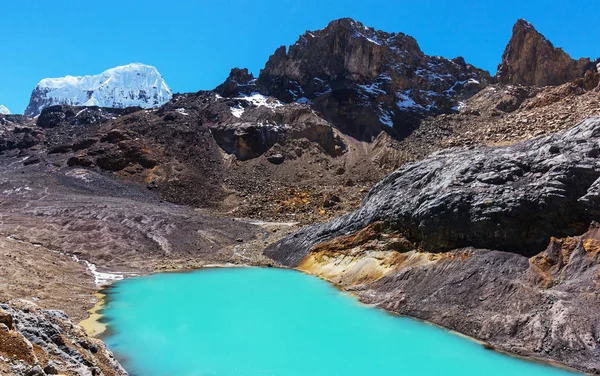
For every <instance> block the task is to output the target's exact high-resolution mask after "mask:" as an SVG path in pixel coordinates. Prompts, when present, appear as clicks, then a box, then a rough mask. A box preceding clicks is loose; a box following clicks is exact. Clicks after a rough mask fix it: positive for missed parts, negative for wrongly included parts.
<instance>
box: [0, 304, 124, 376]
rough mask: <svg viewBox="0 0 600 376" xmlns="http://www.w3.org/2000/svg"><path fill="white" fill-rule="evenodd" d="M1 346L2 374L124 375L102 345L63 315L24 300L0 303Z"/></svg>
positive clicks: (30, 375)
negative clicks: (9, 303)
mask: <svg viewBox="0 0 600 376" xmlns="http://www.w3.org/2000/svg"><path fill="white" fill-rule="evenodd" d="M0 344H1V346H0V372H2V374H4V375H26V376H43V375H57V374H62V375H73V376H75V375H93V376H117V375H127V372H126V371H125V370H124V369H123V367H121V365H120V364H119V362H118V361H117V360H116V359H115V358H114V356H113V354H112V352H110V350H108V349H107V348H106V346H105V345H104V343H103V342H102V341H100V340H98V339H95V338H90V337H89V336H88V335H87V334H86V333H85V332H84V331H83V329H82V328H80V327H78V326H75V325H74V324H73V322H71V320H70V319H69V317H68V316H67V315H65V314H64V312H62V311H56V310H42V309H40V308H39V307H37V306H36V305H35V304H33V303H31V302H28V301H24V300H16V301H13V302H11V305H8V304H0Z"/></svg>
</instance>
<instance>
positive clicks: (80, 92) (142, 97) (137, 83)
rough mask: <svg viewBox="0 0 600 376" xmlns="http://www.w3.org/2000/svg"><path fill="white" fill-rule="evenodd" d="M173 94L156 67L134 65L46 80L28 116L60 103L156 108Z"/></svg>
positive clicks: (39, 86)
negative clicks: (98, 72) (95, 73)
mask: <svg viewBox="0 0 600 376" xmlns="http://www.w3.org/2000/svg"><path fill="white" fill-rule="evenodd" d="M172 95H173V94H172V92H171V89H169V87H168V86H167V84H166V82H165V81H164V79H163V78H162V76H161V75H160V73H158V71H157V70H156V68H154V67H152V66H149V65H144V64H139V63H134V64H128V65H123V66H120V67H116V68H112V69H108V70H106V71H104V72H102V73H100V74H98V75H94V76H81V77H73V76H66V77H62V78H45V79H43V80H41V81H40V82H39V83H38V84H37V86H36V87H35V88H34V89H33V92H32V93H31V99H30V100H29V105H28V106H27V109H26V110H25V115H27V116H31V117H34V116H37V115H39V114H40V113H41V112H42V110H43V109H44V108H46V107H49V106H53V105H60V104H68V105H73V106H99V107H112V108H125V107H133V106H139V107H143V108H153V107H158V106H160V105H162V104H164V103H166V102H167V101H169V100H170V99H171V97H172Z"/></svg>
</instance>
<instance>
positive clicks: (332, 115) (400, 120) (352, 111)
mask: <svg viewBox="0 0 600 376" xmlns="http://www.w3.org/2000/svg"><path fill="white" fill-rule="evenodd" d="M490 81H491V77H490V75H489V73H488V72H486V71H484V70H481V69H478V68H476V67H474V66H472V65H470V64H468V63H466V62H465V61H464V59H463V58H460V57H459V58H455V59H452V60H450V59H446V58H443V57H439V56H428V55H425V54H424V53H423V51H421V49H420V48H419V45H418V44H417V41H416V40H415V39H414V38H413V37H411V36H408V35H406V34H404V33H388V32H384V31H379V30H375V29H373V28H371V27H367V26H365V25H363V24H362V23H360V22H357V21H354V20H352V19H349V18H343V19H339V20H335V21H332V22H331V23H329V25H327V26H326V27H325V28H323V29H321V30H316V31H307V32H306V33H304V34H303V35H301V36H300V38H299V39H298V41H296V43H294V44H293V45H291V46H290V47H289V48H286V47H285V46H281V47H279V48H278V49H277V50H276V51H275V52H274V53H273V55H271V57H270V58H269V60H268V61H267V63H266V64H265V67H264V69H262V70H261V72H260V75H259V77H258V78H257V79H256V80H254V79H253V77H252V76H251V75H250V74H248V73H247V71H246V70H240V69H234V70H232V72H231V74H230V76H229V78H228V79H227V81H226V82H225V83H224V84H223V85H221V86H219V87H218V88H217V92H218V93H219V94H221V95H223V96H226V97H235V96H239V95H240V94H243V95H248V94H251V93H252V92H259V93H261V94H262V95H265V96H272V97H274V98H276V99H277V100H279V101H281V102H284V103H292V102H299V103H307V104H309V105H311V107H312V108H313V109H315V110H317V111H319V112H320V113H321V114H322V115H323V116H324V118H325V119H326V120H327V121H328V122H330V123H332V124H333V125H335V126H337V127H338V128H339V129H340V130H342V131H343V132H344V133H346V134H349V135H352V136H354V137H356V138H359V139H362V140H365V141H372V140H374V139H375V138H376V137H377V135H378V134H379V133H380V132H382V131H385V132H387V133H389V134H391V135H393V136H394V137H397V138H403V137H405V136H406V135H407V134H409V133H410V132H411V130H412V129H414V127H415V126H416V125H417V123H418V119H420V118H422V117H424V116H427V115H429V114H440V113H450V112H454V111H455V110H454V109H455V108H457V106H458V105H459V101H461V100H463V99H465V98H468V97H470V96H471V95H473V94H475V93H476V92H478V91H479V90H481V89H482V88H483V87H485V86H487V84H488V83H489V82H490Z"/></svg>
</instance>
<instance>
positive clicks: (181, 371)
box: [103, 268, 573, 376]
mask: <svg viewBox="0 0 600 376" xmlns="http://www.w3.org/2000/svg"><path fill="white" fill-rule="evenodd" d="M103 314H104V319H105V320H106V321H107V323H108V324H109V326H110V331H109V334H107V335H106V336H105V337H104V340H105V341H106V343H107V345H108V346H109V347H110V349H111V350H113V351H114V352H115V354H116V355H117V357H118V358H119V359H120V360H121V361H122V363H123V365H124V366H125V368H126V369H127V370H128V371H129V372H130V373H131V375H132V376H155V375H161V376H163V375H164V376H167V375H168V376H187V375H190V376H191V375H219V376H224V375H231V376H258V375H260V376H265V375H273V376H321V375H322V376H334V375H340V376H342V375H344V376H353V375H357V376H358V375H360V376H374V375H405V376H410V375H415V376H417V375H418V376H423V375H436V376H440V375H444V376H452V375H460V376H468V375H477V376H486V375H487V376H493V375H498V376H511V375H515V376H525V375H527V376H537V375H540V376H542V375H543V376H553V375H573V373H571V372H568V371H565V370H562V369H560V368H555V367H550V366H547V365H544V364H540V363H535V362H529V361H525V360H522V359H519V358H513V357H510V356H506V355H503V354H500V353H498V352H495V351H491V350H486V349H485V348H484V347H483V346H481V345H480V344H478V343H476V342H474V341H472V340H469V339H467V338H464V337H462V336H459V335H456V334H453V333H451V332H448V331H446V330H443V329H440V328H438V327H436V326H433V325H429V324H426V323H423V322H420V321H418V320H414V319H410V318H406V317H400V316H395V315H392V314H389V313H387V312H385V311H383V310H381V309H377V308H373V307H369V306H366V305H363V304H361V303H359V302H358V301H357V300H356V299H355V298H354V297H353V296H351V295H349V294H346V293H344V292H341V291H339V290H337V289H336V288H335V287H333V286H332V285H330V284H329V283H327V282H325V281H322V280H320V279H318V278H316V277H312V276H309V275H305V274H302V273H300V272H296V271H293V270H282V269H271V268H231V269H205V270H200V271H195V272H190V273H165V274H155V275H151V276H148V277H140V278H132V279H128V280H125V281H121V282H118V283H116V284H115V285H114V287H113V288H112V289H111V290H110V298H109V300H108V304H107V307H106V309H105V310H104V311H103Z"/></svg>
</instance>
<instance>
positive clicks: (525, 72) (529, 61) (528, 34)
mask: <svg viewBox="0 0 600 376" xmlns="http://www.w3.org/2000/svg"><path fill="white" fill-rule="evenodd" d="M594 68H595V66H594V65H593V64H591V62H590V59H589V58H581V59H579V60H574V59H571V57H570V56H569V55H568V54H567V53H566V52H565V51H563V50H562V48H556V47H554V46H553V45H552V43H551V42H550V41H549V40H548V39H546V38H545V37H544V36H543V35H542V34H540V33H539V32H538V31H537V30H536V29H535V28H534V27H533V26H532V25H531V24H530V23H529V22H527V21H525V20H518V21H517V22H516V23H515V25H514V27H513V31H512V37H511V38H510V41H509V42H508V45H507V46H506V49H505V50H504V54H503V55H502V63H500V65H499V66H498V74H497V79H498V82H499V83H502V84H509V85H531V86H550V85H560V84H564V83H565V82H569V81H573V80H576V79H578V78H582V77H583V76H584V74H585V72H586V71H587V70H590V69H594Z"/></svg>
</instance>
